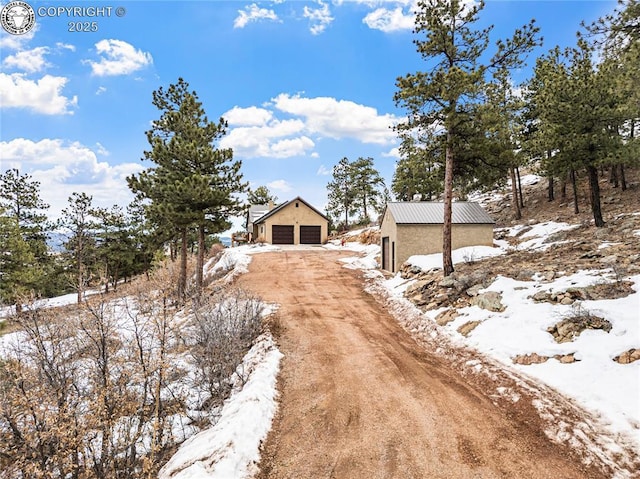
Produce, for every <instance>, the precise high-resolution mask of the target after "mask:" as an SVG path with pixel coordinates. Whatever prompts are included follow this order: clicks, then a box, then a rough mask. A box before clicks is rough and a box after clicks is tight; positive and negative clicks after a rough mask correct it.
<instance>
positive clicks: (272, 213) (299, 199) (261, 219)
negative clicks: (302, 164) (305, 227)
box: [253, 196, 329, 224]
mask: <svg viewBox="0 0 640 479" xmlns="http://www.w3.org/2000/svg"><path fill="white" fill-rule="evenodd" d="M296 201H300V202H301V203H304V204H305V205H307V206H308V207H309V208H310V209H312V210H313V211H315V212H316V213H318V214H319V215H320V216H322V217H323V218H324V219H325V220H327V221H329V219H328V218H327V217H326V216H325V215H323V214H322V213H320V212H319V211H318V210H317V209H315V208H314V207H313V206H311V205H310V204H309V203H307V202H306V201H305V200H303V199H302V198H300V197H299V196H296V197H295V198H294V199H292V200H291V201H287V202H286V203H282V204H281V205H278V206H276V207H275V208H274V209H272V210H271V211H269V212H267V214H265V215H263V216H261V217H260V218H258V219H257V220H255V221H254V222H253V223H254V224H260V223H262V222H263V221H264V220H266V219H267V218H270V217H271V216H273V215H275V214H276V213H277V212H278V211H280V210H282V209H284V208H285V207H286V206H288V205H290V204H292V203H295V202H296Z"/></svg>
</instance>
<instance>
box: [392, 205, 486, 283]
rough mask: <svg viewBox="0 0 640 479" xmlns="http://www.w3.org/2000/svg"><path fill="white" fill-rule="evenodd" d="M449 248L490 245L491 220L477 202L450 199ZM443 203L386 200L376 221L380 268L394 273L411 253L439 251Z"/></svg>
mask: <svg viewBox="0 0 640 479" xmlns="http://www.w3.org/2000/svg"><path fill="white" fill-rule="evenodd" d="M451 206H452V212H451V249H457V248H463V247H465V246H493V225H494V223H495V222H494V221H493V219H492V218H491V216H489V214H488V213H487V212H486V211H485V210H484V209H483V208H482V206H480V205H479V204H478V203H473V202H466V201H460V202H454V203H453V204H452V205H451ZM443 222H444V203H439V202H431V201H428V202H427V201H424V202H422V201H420V202H395V203H387V206H386V207H385V209H384V212H383V214H382V223H381V224H380V241H381V245H380V246H381V249H382V269H385V270H387V271H390V272H392V273H395V272H396V271H398V270H399V269H400V266H402V264H403V263H404V262H405V261H407V260H408V259H409V257H410V256H413V255H418V254H421V255H425V254H433V253H441V252H442V225H443Z"/></svg>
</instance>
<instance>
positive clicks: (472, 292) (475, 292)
mask: <svg viewBox="0 0 640 479" xmlns="http://www.w3.org/2000/svg"><path fill="white" fill-rule="evenodd" d="M483 287H484V286H483V285H481V284H476V285H474V286H471V287H470V288H469V289H468V290H467V291H466V293H467V296H471V297H474V296H478V294H479V292H480V290H481V289H482V288H483Z"/></svg>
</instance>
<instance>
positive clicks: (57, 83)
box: [0, 73, 78, 115]
mask: <svg viewBox="0 0 640 479" xmlns="http://www.w3.org/2000/svg"><path fill="white" fill-rule="evenodd" d="M67 81H68V79H67V78H65V77H55V76H51V75H45V76H43V77H42V78H40V79H39V80H27V79H25V78H24V75H23V74H20V73H13V74H10V75H7V74H6V73H0V105H2V108H28V109H30V110H33V111H35V112H37V113H44V114H45V115H65V114H68V115H72V114H73V110H71V108H75V107H76V106H77V105H78V97H77V96H74V97H73V98H71V99H69V98H67V97H65V96H64V95H62V89H63V88H64V86H65V85H66V84H67Z"/></svg>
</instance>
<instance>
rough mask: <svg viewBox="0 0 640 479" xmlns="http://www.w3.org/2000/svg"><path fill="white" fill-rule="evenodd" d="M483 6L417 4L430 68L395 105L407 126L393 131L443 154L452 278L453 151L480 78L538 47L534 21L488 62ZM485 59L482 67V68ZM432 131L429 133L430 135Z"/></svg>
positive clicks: (401, 84)
mask: <svg viewBox="0 0 640 479" xmlns="http://www.w3.org/2000/svg"><path fill="white" fill-rule="evenodd" d="M483 7H484V3H483V2H480V3H477V4H473V5H470V4H468V3H467V2H462V1H459V0H423V1H420V2H418V11H417V13H416V22H415V30H414V31H415V33H416V34H417V35H418V38H417V39H416V40H415V41H414V43H415V44H416V46H417V50H418V52H419V53H420V55H421V56H422V57H423V58H424V60H425V61H426V62H427V63H428V64H429V66H430V69H429V71H427V72H418V73H415V74H408V75H406V76H404V77H400V78H398V80H397V87H398V91H397V93H396V94H395V97H394V100H395V102H396V104H397V105H399V106H402V107H404V108H406V109H407V110H408V113H409V114H408V119H407V121H406V122H404V123H402V124H400V125H398V130H399V131H400V132H401V133H402V132H403V131H411V130H415V129H418V130H421V131H423V132H425V133H426V134H434V135H437V136H441V137H443V141H444V149H445V162H444V164H445V171H444V218H443V246H442V252H443V254H442V257H443V270H444V274H445V276H448V275H450V274H451V273H452V272H453V270H454V269H453V261H452V259H451V203H452V200H453V183H454V166H455V163H456V157H455V150H456V148H457V145H458V147H459V145H460V143H461V140H462V137H463V136H464V135H465V133H464V132H463V130H464V129H465V127H466V126H467V124H468V121H469V120H470V119H472V118H473V116H472V115H471V111H472V109H473V108H472V105H474V104H475V103H477V102H478V96H479V95H480V94H481V93H482V91H483V88H484V82H485V75H486V74H487V73H488V72H489V71H491V70H492V69H494V68H498V67H504V68H514V67H518V66H520V65H521V63H522V55H523V54H525V53H527V52H528V51H530V50H531V49H532V48H533V47H534V46H535V45H536V44H537V43H538V40H537V32H538V29H537V28H536V27H535V26H534V24H533V21H532V22H531V23H530V24H528V25H525V26H524V27H522V28H521V29H518V30H516V32H515V33H514V35H513V37H512V38H511V39H509V40H506V41H498V42H497V45H496V51H495V53H494V55H493V56H491V57H487V56H486V50H487V48H488V46H489V33H490V31H491V28H486V29H474V28H473V24H474V23H476V22H477V21H478V14H479V12H480V11H481V10H482V8H483ZM483 58H488V60H487V61H486V63H481V60H482V59H483ZM430 131H432V132H433V133H430Z"/></svg>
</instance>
